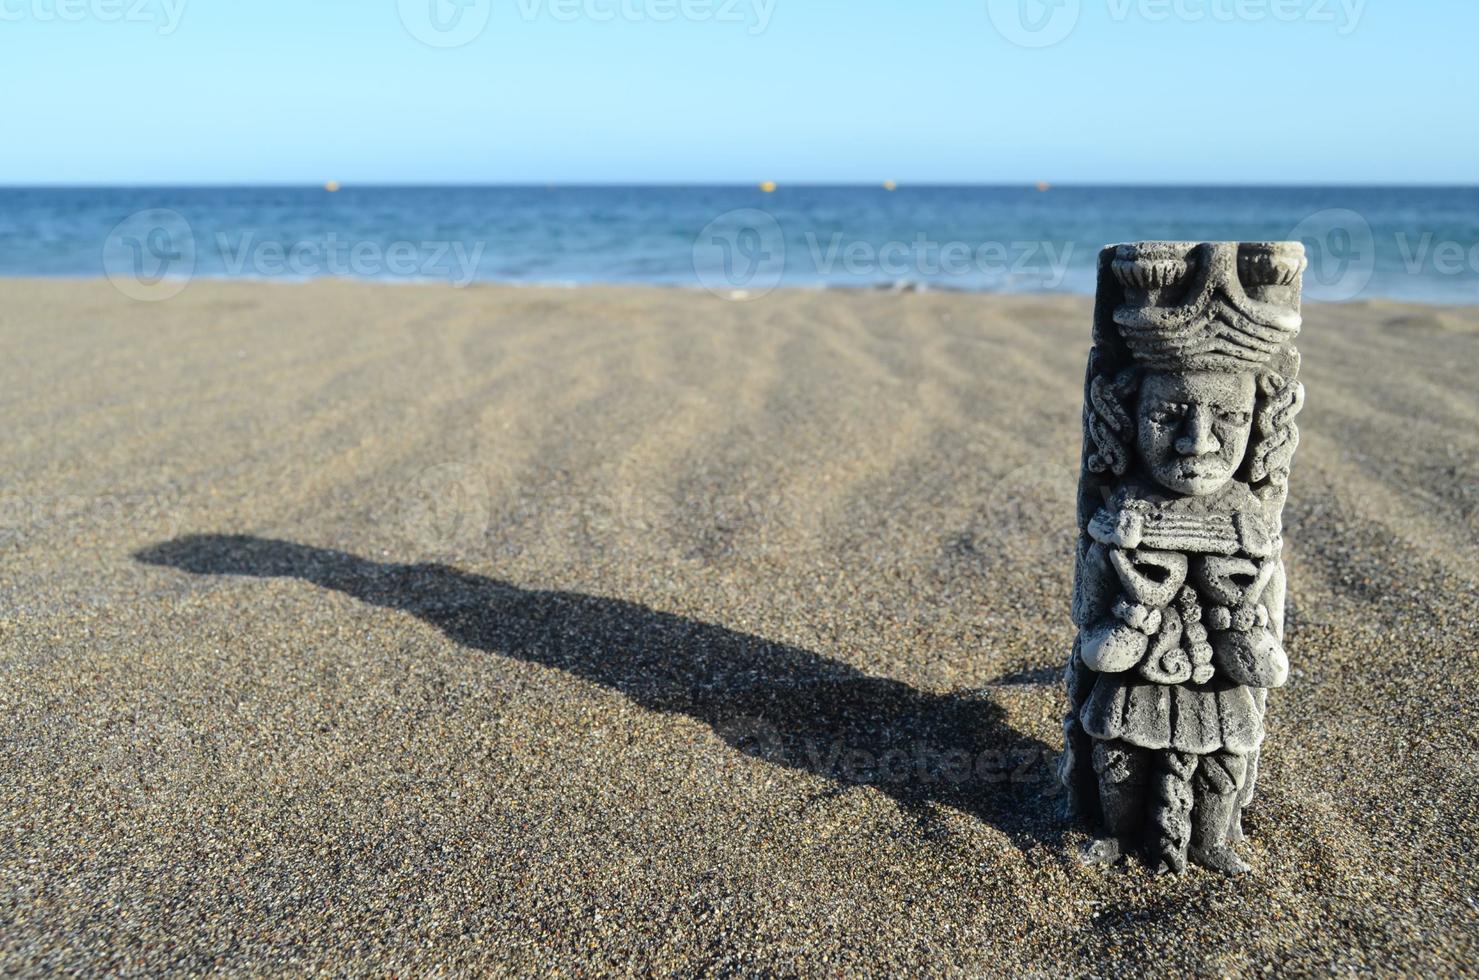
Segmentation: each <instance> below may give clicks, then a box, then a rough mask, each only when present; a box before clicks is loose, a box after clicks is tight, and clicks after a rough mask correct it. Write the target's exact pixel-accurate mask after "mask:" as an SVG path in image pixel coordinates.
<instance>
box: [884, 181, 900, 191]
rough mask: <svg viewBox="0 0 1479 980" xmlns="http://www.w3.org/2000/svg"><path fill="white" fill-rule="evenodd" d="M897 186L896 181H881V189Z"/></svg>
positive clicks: (891, 188)
mask: <svg viewBox="0 0 1479 980" xmlns="http://www.w3.org/2000/svg"><path fill="white" fill-rule="evenodd" d="M898 186H899V184H898V182H897V181H893V180H885V181H884V182H883V189H884V190H886V191H892V190H897V189H898Z"/></svg>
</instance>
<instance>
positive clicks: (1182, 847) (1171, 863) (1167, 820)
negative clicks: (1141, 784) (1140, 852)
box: [1152, 751, 1197, 871]
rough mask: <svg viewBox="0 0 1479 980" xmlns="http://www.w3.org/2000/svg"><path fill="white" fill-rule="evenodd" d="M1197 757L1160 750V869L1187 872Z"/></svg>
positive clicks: (1157, 779)
mask: <svg viewBox="0 0 1479 980" xmlns="http://www.w3.org/2000/svg"><path fill="white" fill-rule="evenodd" d="M1196 768H1197V756H1196V755H1194V754H1193V753H1191V752H1172V751H1166V752H1157V753H1156V773H1155V790H1156V792H1155V801H1154V803H1153V804H1152V806H1153V808H1154V816H1155V828H1156V841H1155V845H1156V852H1155V856H1156V858H1157V859H1158V860H1157V864H1156V867H1157V870H1160V871H1185V870H1186V851H1187V847H1188V846H1189V845H1190V844H1191V811H1192V785H1191V781H1192V773H1194V772H1196Z"/></svg>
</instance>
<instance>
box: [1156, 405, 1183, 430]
mask: <svg viewBox="0 0 1479 980" xmlns="http://www.w3.org/2000/svg"><path fill="white" fill-rule="evenodd" d="M1182 415H1183V413H1182V412H1181V411H1180V410H1179V409H1178V408H1177V407H1176V406H1175V405H1163V406H1161V407H1160V408H1157V409H1154V410H1152V411H1151V413H1150V420H1151V421H1152V422H1154V423H1155V424H1156V425H1170V424H1172V423H1174V422H1179V421H1181V417H1182Z"/></svg>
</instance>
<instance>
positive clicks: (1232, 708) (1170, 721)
mask: <svg viewBox="0 0 1479 980" xmlns="http://www.w3.org/2000/svg"><path fill="white" fill-rule="evenodd" d="M1090 676H1092V677H1093V678H1094V687H1093V690H1092V691H1090V693H1089V697H1088V698H1087V700H1085V702H1084V706H1083V709H1082V710H1081V711H1080V712H1079V721H1080V722H1081V723H1082V724H1083V728H1084V731H1085V732H1087V733H1088V734H1089V735H1090V736H1092V737H1093V738H1096V739H1106V740H1107V739H1119V740H1120V741H1124V742H1128V743H1130V744H1131V745H1137V746H1139V747H1141V748H1145V749H1174V750H1175V751H1177V752H1195V753H1197V754H1198V755H1207V754H1209V753H1212V752H1219V751H1226V752H1234V753H1237V754H1239V755H1244V754H1247V753H1249V752H1252V751H1253V750H1255V749H1257V748H1258V745H1259V743H1260V742H1261V741H1263V708H1264V698H1263V697H1262V696H1261V695H1262V694H1263V692H1262V691H1260V690H1256V689H1254V688H1251V687H1241V686H1239V685H1237V684H1233V683H1231V682H1228V681H1221V682H1219V681H1218V680H1217V679H1215V678H1214V679H1213V680H1212V681H1211V682H1210V683H1207V684H1175V685H1166V684H1156V683H1154V682H1152V681H1148V680H1146V679H1144V678H1143V677H1141V676H1140V675H1139V674H1138V673H1137V672H1135V671H1129V672H1126V673H1123V674H1090Z"/></svg>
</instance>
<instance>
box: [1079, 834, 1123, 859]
mask: <svg viewBox="0 0 1479 980" xmlns="http://www.w3.org/2000/svg"><path fill="white" fill-rule="evenodd" d="M1124 856H1125V849H1124V846H1123V845H1122V844H1121V843H1120V841H1119V838H1118V837H1099V838H1096V839H1094V840H1091V841H1089V842H1088V843H1087V844H1085V845H1084V849H1083V850H1081V851H1079V852H1078V859H1079V861H1080V862H1081V863H1083V864H1114V863H1115V862H1116V861H1118V860H1119V859H1120V858H1122V857H1124Z"/></svg>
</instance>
